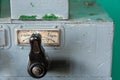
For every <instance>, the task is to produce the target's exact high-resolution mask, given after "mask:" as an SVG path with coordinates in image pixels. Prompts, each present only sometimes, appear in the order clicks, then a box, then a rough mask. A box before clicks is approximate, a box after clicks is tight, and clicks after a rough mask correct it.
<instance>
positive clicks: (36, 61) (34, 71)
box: [28, 34, 48, 78]
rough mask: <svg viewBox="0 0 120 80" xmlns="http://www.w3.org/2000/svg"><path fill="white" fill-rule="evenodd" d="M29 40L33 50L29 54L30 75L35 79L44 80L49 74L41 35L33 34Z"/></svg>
mask: <svg viewBox="0 0 120 80" xmlns="http://www.w3.org/2000/svg"><path fill="white" fill-rule="evenodd" d="M29 40H30V46H31V50H30V54H29V64H28V73H29V74H30V76H32V77H34V78H42V77H43V76H45V74H46V73H47V69H48V61H47V59H46V56H45V51H44V48H43V47H42V45H41V35H40V34H32V36H31V37H30V39H29Z"/></svg>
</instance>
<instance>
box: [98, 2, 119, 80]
mask: <svg viewBox="0 0 120 80" xmlns="http://www.w3.org/2000/svg"><path fill="white" fill-rule="evenodd" d="M97 2H98V3H99V4H100V5H101V6H102V7H103V8H104V9H105V10H106V11H107V12H108V13H109V15H110V17H111V18H112V19H113V21H114V25H115V26H114V44H113V64H112V77H113V80H120V35H119V34H120V0H97Z"/></svg>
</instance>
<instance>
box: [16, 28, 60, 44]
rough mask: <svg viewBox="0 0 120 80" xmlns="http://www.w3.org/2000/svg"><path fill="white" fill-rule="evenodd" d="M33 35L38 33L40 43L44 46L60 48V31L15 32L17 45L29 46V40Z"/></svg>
mask: <svg viewBox="0 0 120 80" xmlns="http://www.w3.org/2000/svg"><path fill="white" fill-rule="evenodd" d="M33 33H40V34H41V36H42V43H43V44H44V45H46V46H60V30H17V44H18V45H27V44H29V38H30V36H31V35H32V34H33Z"/></svg>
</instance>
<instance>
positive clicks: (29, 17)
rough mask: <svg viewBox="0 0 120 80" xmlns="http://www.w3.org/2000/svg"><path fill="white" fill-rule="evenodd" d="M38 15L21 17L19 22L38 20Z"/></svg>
mask: <svg viewBox="0 0 120 80" xmlns="http://www.w3.org/2000/svg"><path fill="white" fill-rule="evenodd" d="M36 17H37V16H36V15H32V16H27V15H21V16H20V17H19V20H36Z"/></svg>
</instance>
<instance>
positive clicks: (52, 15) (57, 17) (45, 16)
mask: <svg viewBox="0 0 120 80" xmlns="http://www.w3.org/2000/svg"><path fill="white" fill-rule="evenodd" d="M42 19H44V20H59V19H62V17H59V16H56V15H55V14H46V15H44V16H43V17H42Z"/></svg>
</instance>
